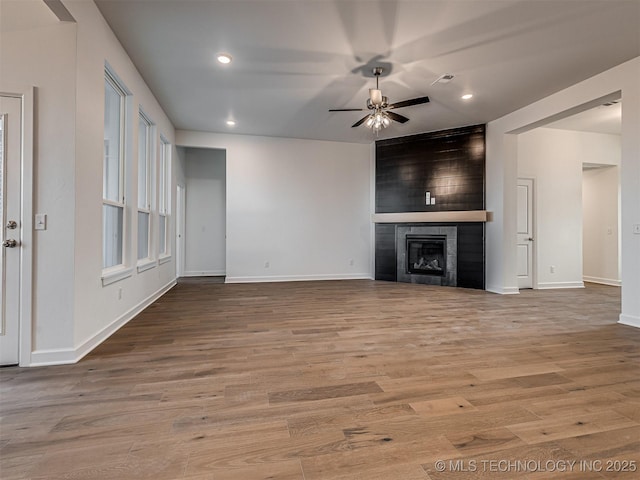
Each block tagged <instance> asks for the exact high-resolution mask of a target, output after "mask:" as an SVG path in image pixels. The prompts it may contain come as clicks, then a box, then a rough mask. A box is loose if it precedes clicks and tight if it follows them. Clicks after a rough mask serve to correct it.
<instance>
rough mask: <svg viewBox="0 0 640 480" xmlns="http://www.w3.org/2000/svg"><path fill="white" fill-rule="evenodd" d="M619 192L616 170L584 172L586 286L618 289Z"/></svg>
mask: <svg viewBox="0 0 640 480" xmlns="http://www.w3.org/2000/svg"><path fill="white" fill-rule="evenodd" d="M619 191H620V169H619V167H618V166H609V167H603V168H593V169H589V170H585V171H584V172H583V175H582V204H583V209H582V215H583V217H582V218H583V220H582V226H583V229H584V234H583V242H582V245H583V258H584V260H583V265H584V272H583V277H584V280H585V281H587V282H596V283H604V284H606V285H620V261H619V256H618V245H619V236H618V228H619V223H618V219H619V215H620V212H619V208H618V203H619V200H620V195H619Z"/></svg>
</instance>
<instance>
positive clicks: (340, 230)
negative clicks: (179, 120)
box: [176, 131, 373, 282]
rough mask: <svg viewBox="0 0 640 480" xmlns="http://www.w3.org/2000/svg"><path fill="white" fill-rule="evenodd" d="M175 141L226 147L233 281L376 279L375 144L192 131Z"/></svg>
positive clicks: (230, 275) (229, 261)
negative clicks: (373, 216)
mask: <svg viewBox="0 0 640 480" xmlns="http://www.w3.org/2000/svg"><path fill="white" fill-rule="evenodd" d="M176 142H177V143H178V144H179V145H181V146H186V147H198V148H219V149H225V150H226V152H227V155H226V158H227V163H226V165H227V228H226V231H227V255H226V272H227V281H228V282H255V281H279V280H313V279H339V278H371V277H372V275H373V273H372V269H371V257H372V255H373V253H372V242H371V230H372V224H371V213H372V212H371V209H370V196H371V193H372V192H371V184H370V180H371V161H370V153H371V148H370V146H369V145H360V144H349V143H338V142H322V141H313V140H297V139H285V138H269V137H257V136H248V135H223V134H213V133H206V132H187V131H178V132H177V133H176ZM267 262H268V265H269V266H268V267H265V265H266V264H267Z"/></svg>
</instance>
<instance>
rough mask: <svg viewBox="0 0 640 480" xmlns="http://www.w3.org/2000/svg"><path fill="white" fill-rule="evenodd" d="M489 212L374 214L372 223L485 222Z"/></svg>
mask: <svg viewBox="0 0 640 480" xmlns="http://www.w3.org/2000/svg"><path fill="white" fill-rule="evenodd" d="M488 217H489V212H487V211H486V210H469V211H449V212H447V211H440V212H404V213H374V214H373V215H371V220H372V221H373V223H436V222H438V223H448V222H455V223H459V222H486V221H488Z"/></svg>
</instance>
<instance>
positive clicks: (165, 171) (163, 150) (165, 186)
mask: <svg viewBox="0 0 640 480" xmlns="http://www.w3.org/2000/svg"><path fill="white" fill-rule="evenodd" d="M171 149H172V145H171V142H169V140H167V138H166V137H165V136H164V135H162V134H161V135H160V155H159V158H158V164H159V165H158V261H159V263H160V264H162V263H166V262H168V261H169V260H171V242H170V237H169V231H170V228H169V224H170V221H171V181H172V180H171ZM161 217H162V218H164V232H160V225H161V224H162V222H161ZM162 233H164V246H165V248H164V251H162V252H161V251H160V246H161V245H162V242H161V241H160V240H161V239H160V237H161V236H162Z"/></svg>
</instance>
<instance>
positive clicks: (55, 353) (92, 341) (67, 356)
mask: <svg viewBox="0 0 640 480" xmlns="http://www.w3.org/2000/svg"><path fill="white" fill-rule="evenodd" d="M175 285H176V281H175V280H172V281H171V282H169V283H168V284H167V285H165V286H164V287H162V288H160V289H159V290H158V291H157V292H155V293H153V294H151V295H150V296H148V297H147V298H145V299H144V300H142V301H141V302H140V303H138V304H137V305H136V306H134V307H133V308H131V309H130V310H128V311H127V312H125V313H124V314H122V315H121V316H120V317H118V318H117V319H116V320H114V321H113V322H111V323H110V324H109V325H107V326H106V327H104V328H103V329H102V330H100V331H99V332H98V333H96V334H95V335H92V336H91V337H89V338H87V339H86V340H85V341H84V342H82V343H81V344H80V345H78V346H77V347H75V348H66V349H63V348H61V349H55V350H36V351H35V352H33V353H32V354H31V364H30V365H29V366H31V367H40V366H45V365H63V364H69V363H76V362H78V361H80V360H81V359H82V358H83V357H84V356H85V355H87V354H88V353H89V352H91V351H92V350H93V349H94V348H96V347H97V346H98V345H100V344H101V343H102V342H104V341H105V340H106V339H107V338H109V337H110V336H111V335H113V334H114V333H115V332H117V331H118V330H119V329H120V328H121V327H123V326H124V325H126V324H127V323H128V322H129V321H130V320H132V319H133V318H134V317H135V316H136V315H138V314H139V313H140V312H142V311H143V310H144V309H145V308H147V307H148V306H149V305H151V304H152V303H153V302H155V301H156V300H157V299H158V298H160V297H161V296H162V295H164V294H165V293H167V292H168V291H169V290H171V289H172V288H173V287H174V286H175Z"/></svg>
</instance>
